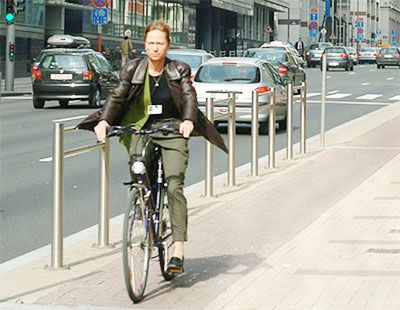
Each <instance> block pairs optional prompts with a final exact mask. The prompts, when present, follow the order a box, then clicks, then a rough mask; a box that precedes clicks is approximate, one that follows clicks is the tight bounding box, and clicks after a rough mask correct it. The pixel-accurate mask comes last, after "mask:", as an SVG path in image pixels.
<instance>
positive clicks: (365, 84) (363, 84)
mask: <svg viewBox="0 0 400 310" xmlns="http://www.w3.org/2000/svg"><path fill="white" fill-rule="evenodd" d="M361 85H362V86H367V85H371V83H361Z"/></svg>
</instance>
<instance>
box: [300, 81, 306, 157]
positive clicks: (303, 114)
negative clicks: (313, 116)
mask: <svg viewBox="0 0 400 310" xmlns="http://www.w3.org/2000/svg"><path fill="white" fill-rule="evenodd" d="M306 104H307V83H306V82H303V83H301V103H300V154H305V153H306V141H307V136H306V129H307V107H306Z"/></svg>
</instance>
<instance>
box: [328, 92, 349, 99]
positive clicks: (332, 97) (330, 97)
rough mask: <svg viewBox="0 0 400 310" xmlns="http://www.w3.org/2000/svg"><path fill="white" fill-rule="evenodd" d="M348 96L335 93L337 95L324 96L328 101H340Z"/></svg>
mask: <svg viewBox="0 0 400 310" xmlns="http://www.w3.org/2000/svg"><path fill="white" fill-rule="evenodd" d="M350 96H351V94H343V93H337V94H333V95H329V96H326V98H328V99H342V98H345V97H350Z"/></svg>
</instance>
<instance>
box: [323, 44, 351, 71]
mask: <svg viewBox="0 0 400 310" xmlns="http://www.w3.org/2000/svg"><path fill="white" fill-rule="evenodd" d="M323 55H326V70H329V69H330V68H342V69H345V70H346V71H349V70H351V71H353V70H354V63H353V59H352V58H351V56H350V54H349V52H348V50H347V49H346V48H345V47H343V46H331V47H326V48H325V50H324V54H323ZM321 70H322V64H321Z"/></svg>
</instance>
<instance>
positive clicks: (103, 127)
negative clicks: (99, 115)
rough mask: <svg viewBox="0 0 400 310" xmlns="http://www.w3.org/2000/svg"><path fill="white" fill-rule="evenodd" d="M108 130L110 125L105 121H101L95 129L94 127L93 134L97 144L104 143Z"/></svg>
mask: <svg viewBox="0 0 400 310" xmlns="http://www.w3.org/2000/svg"><path fill="white" fill-rule="evenodd" d="M108 128H110V124H109V123H108V122H107V121H105V120H101V121H100V122H99V123H98V124H97V126H96V127H94V133H95V134H96V137H97V142H99V143H100V142H104V141H105V140H106V137H107V129H108Z"/></svg>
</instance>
